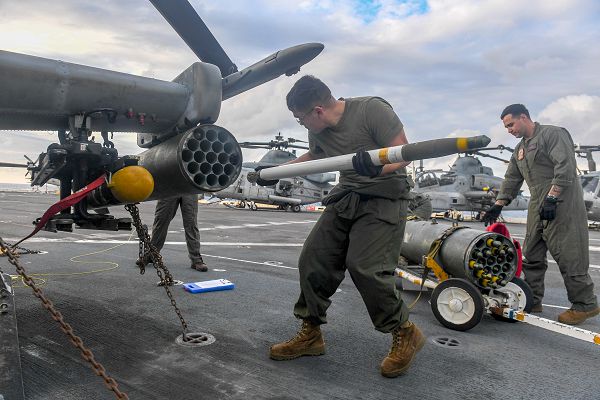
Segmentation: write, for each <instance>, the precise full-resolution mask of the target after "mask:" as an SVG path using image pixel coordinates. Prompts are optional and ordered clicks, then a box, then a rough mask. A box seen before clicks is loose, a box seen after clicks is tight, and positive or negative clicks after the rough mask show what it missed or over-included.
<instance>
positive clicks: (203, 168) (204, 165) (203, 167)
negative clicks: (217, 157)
mask: <svg viewBox="0 0 600 400" xmlns="http://www.w3.org/2000/svg"><path fill="white" fill-rule="evenodd" d="M211 170H212V167H211V165H210V163H208V162H203V163H202V164H200V172H201V173H202V174H203V175H208V173H209V172H210V171H211Z"/></svg>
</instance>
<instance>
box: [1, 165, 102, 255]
mask: <svg viewBox="0 0 600 400" xmlns="http://www.w3.org/2000/svg"><path fill="white" fill-rule="evenodd" d="M105 181H106V175H105V174H102V176H100V177H99V178H98V179H96V180H95V181H93V182H92V183H90V184H89V185H86V186H84V187H82V188H81V189H79V190H78V191H76V192H75V193H73V194H72V195H70V196H67V197H65V198H64V199H62V200H61V201H59V202H58V203H55V204H53V205H51V206H50V208H48V210H46V212H45V213H44V215H42V218H40V220H39V221H38V223H37V224H36V225H35V229H34V230H33V232H31V233H30V234H29V235H27V236H26V237H24V238H23V239H21V240H19V241H18V242H17V243H15V244H14V245H13V247H14V246H16V245H18V244H19V243H21V242H24V241H25V240H27V239H29V238H30V237H32V236H33V235H35V234H36V233H38V232H39V230H40V229H42V228H43V227H44V225H46V222H48V220H49V219H50V218H51V217H52V216H53V215H55V214H57V213H59V212H61V211H62V210H64V209H65V208H67V207H71V206H73V205H75V204H77V203H79V202H80V201H81V200H82V199H83V198H84V197H85V195H86V194H88V193H89V192H91V191H92V190H94V189H96V188H97V187H98V186H100V185H102V184H103V183H104V182H105Z"/></svg>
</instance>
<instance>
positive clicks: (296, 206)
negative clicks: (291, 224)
mask: <svg viewBox="0 0 600 400" xmlns="http://www.w3.org/2000/svg"><path fill="white" fill-rule="evenodd" d="M292 211H293V212H300V206H299V205H298V204H296V205H294V206H292Z"/></svg>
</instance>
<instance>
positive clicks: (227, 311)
mask: <svg viewBox="0 0 600 400" xmlns="http://www.w3.org/2000/svg"><path fill="white" fill-rule="evenodd" d="M56 200H57V197H56V196H55V195H50V194H36V193H13V192H4V193H0V210H1V214H0V236H1V237H2V238H3V239H4V240H6V241H9V242H15V241H16V240H17V239H19V238H22V237H24V236H25V235H26V234H28V233H29V232H30V231H31V230H32V228H33V226H32V225H31V221H32V220H34V219H35V218H37V217H39V216H41V214H42V213H43V212H44V211H45V210H46V208H47V207H48V206H49V205H50V204H52V203H54V202H55V201H56ZM154 205H155V203H154V202H149V203H144V204H142V205H140V212H141V216H142V220H143V221H144V223H146V224H148V225H151V224H152V219H153V212H154ZM112 212H113V214H115V215H116V216H117V217H126V216H127V214H126V212H125V210H123V209H122V208H121V209H118V208H115V209H114V210H113V211H112ZM318 217H319V214H318V213H307V212H302V213H292V212H284V211H271V210H264V211H251V210H248V209H231V208H226V207H223V206H219V205H201V206H200V210H199V214H198V221H199V228H200V230H201V240H202V253H203V256H204V260H205V262H206V263H207V264H208V266H209V271H208V272H204V273H203V272H198V271H195V270H193V269H191V268H190V262H189V259H188V257H187V249H186V246H185V240H184V234H183V227H182V222H181V216H180V214H179V213H178V215H177V216H175V218H174V220H173V221H172V223H171V226H170V232H169V236H168V237H167V244H166V245H165V248H164V249H163V251H162V255H163V257H164V259H165V263H166V265H167V266H168V268H169V269H170V271H171V273H172V274H173V276H174V278H175V279H178V280H181V281H183V282H197V281H204V280H211V279H227V280H229V281H231V282H233V283H234V284H235V289H233V290H226V291H217V292H209V293H197V294H192V293H188V292H186V291H185V290H184V289H183V288H182V287H181V286H178V287H174V288H173V289H172V290H173V292H174V294H175V299H176V301H177V304H178V306H179V307H180V309H181V311H182V314H183V316H184V318H185V319H186V321H187V323H188V325H189V330H190V331H192V332H205V333H209V334H210V335H212V336H214V337H215V339H216V340H215V342H214V343H212V344H210V345H207V346H202V347H187V346H181V345H178V344H176V338H177V336H178V335H180V334H181V325H180V323H179V320H178V318H177V316H176V314H175V312H174V311H173V309H172V307H171V305H170V303H169V301H168V298H167V296H166V294H165V292H164V289H162V288H159V287H156V282H157V281H158V277H157V275H156V273H155V271H154V268H153V267H152V266H151V265H150V266H148V267H147V270H146V273H145V274H144V275H140V274H139V270H138V269H137V267H136V266H135V260H136V258H137V256H138V246H137V242H136V240H135V237H134V236H133V237H132V236H131V235H130V233H129V232H107V231H87V230H77V229H76V230H75V231H74V232H73V233H66V232H60V233H51V232H44V231H42V232H40V233H38V234H37V235H36V236H35V237H33V238H32V239H30V240H28V241H26V242H24V243H23V244H22V246H23V247H25V248H27V249H31V250H39V251H42V252H44V253H43V254H23V255H22V256H21V261H22V262H23V265H24V267H25V268H26V270H27V272H28V273H30V274H32V275H35V277H36V281H38V282H39V284H40V287H41V288H42V289H43V291H44V293H45V294H46V295H47V297H49V298H50V299H51V300H52V301H53V302H54V304H55V306H56V308H57V309H58V310H59V311H60V312H61V313H62V314H63V316H64V318H65V320H66V321H67V322H68V323H69V324H71V325H72V327H73V329H74V331H75V333H76V334H77V335H79V336H80V337H81V338H82V339H83V341H84V343H85V344H86V345H87V346H88V347H89V348H90V349H91V350H92V351H93V352H94V355H95V358H96V360H97V361H99V362H101V363H102V364H103V365H104V366H105V367H106V370H107V373H108V374H109V375H110V376H112V377H113V378H115V379H116V380H117V382H118V384H119V388H120V389H121V390H122V391H123V392H125V393H127V394H128V395H129V397H130V398H131V399H279V400H283V399H372V400H376V399H392V398H418V399H441V398H444V399H481V398H486V399H523V398H528V399H565V398H569V399H572V400H574V399H594V398H599V396H600V382H599V381H598V379H597V377H598V368H599V366H600V346H597V345H594V344H590V343H587V342H583V341H580V340H577V339H573V338H570V337H565V336H562V335H559V334H556V333H552V332H548V331H545V330H542V329H539V328H536V327H533V326H528V325H526V324H523V323H514V324H510V323H503V322H499V321H496V320H494V319H492V318H491V317H489V316H484V318H483V320H482V321H481V323H480V324H478V325H477V326H476V327H475V328H473V329H472V330H470V331H467V332H456V331H451V330H448V329H446V328H445V327H443V326H442V325H440V324H439V323H438V322H437V320H436V319H435V317H434V316H433V313H432V311H431V308H430V306H429V304H428V302H427V300H428V298H429V296H428V294H425V295H423V296H422V297H421V299H420V300H419V301H418V302H417V303H416V305H415V307H414V308H413V309H412V313H411V319H412V320H413V321H414V322H415V323H416V324H418V325H419V326H420V327H421V329H422V330H423V332H424V333H425V335H427V338H428V340H427V344H426V346H425V347H424V348H423V350H422V351H421V352H420V353H419V354H418V355H417V357H416V360H415V362H414V364H413V366H412V367H411V368H410V370H409V371H408V372H407V374H406V375H404V376H401V377H399V378H396V379H387V378H384V377H382V376H381V375H380V374H379V364H380V362H381V360H382V359H383V357H384V356H385V355H386V354H387V351H388V349H389V346H390V339H391V338H390V335H385V334H382V333H380V332H377V331H375V330H374V328H373V326H372V324H371V322H370V320H369V317H368V314H367V311H366V309H365V306H364V304H363V302H362V299H361V297H360V294H359V293H358V291H357V290H356V288H355V286H354V284H353V283H352V280H351V279H350V278H349V276H347V278H346V279H345V280H344V282H343V283H342V284H341V286H340V288H339V290H338V292H337V293H336V294H335V295H334V296H333V298H332V301H333V304H332V306H331V307H330V309H329V313H328V320H329V323H328V324H326V325H325V326H323V327H322V331H323V334H324V338H325V342H326V354H325V355H323V356H320V357H303V358H300V359H296V360H292V361H273V360H271V359H269V357H268V349H269V346H270V345H271V344H273V343H276V342H279V341H283V340H287V339H289V338H290V337H292V336H293V335H294V334H295V332H296V331H297V329H298V327H299V323H298V322H297V321H296V320H295V318H294V317H293V315H292V307H293V305H294V302H295V301H296V299H297V296H298V293H299V287H298V270H297V265H296V262H297V259H298V256H299V254H300V250H301V246H302V243H303V241H304V239H305V238H306V236H307V235H308V233H309V231H310V229H311V228H312V226H313V225H314V222H315V221H316V220H317V218H318ZM467 225H471V226H474V227H477V228H479V229H482V230H483V226H482V224H478V223H467ZM524 228H525V226H524V225H518V224H509V229H510V231H511V233H512V234H513V235H514V236H516V237H517V238H518V239H520V240H522V239H523V235H524ZM115 246H117V247H115ZM107 249H108V250H107ZM96 252H98V253H96ZM92 253H96V254H92ZM74 257H75V258H74ZM71 260H73V261H71ZM590 263H591V268H590V274H591V276H592V278H593V279H594V282H595V283H596V285H597V286H596V293H598V292H599V289H598V287H599V286H600V232H593V231H590ZM0 268H1V269H2V270H3V271H4V272H5V273H10V274H12V275H14V274H15V270H14V268H13V267H12V265H10V264H8V262H7V259H6V258H5V257H0ZM15 286H22V285H19V282H15ZM15 291H16V295H15V302H16V313H17V322H18V332H19V346H20V354H21V364H22V373H23V380H24V387H25V398H26V399H29V400H34V399H83V398H85V399H112V398H114V395H113V394H112V393H111V392H109V391H108V390H107V389H106V388H105V386H104V384H103V382H102V380H101V379H100V378H98V377H97V376H95V375H94V373H93V372H92V370H91V368H90V366H89V365H88V364H87V363H86V362H85V361H84V360H83V359H82V358H81V356H80V355H79V352H78V351H77V350H76V349H75V348H74V347H73V346H72V345H71V344H70V343H69V341H68V339H67V337H66V336H65V335H64V334H63V333H62V332H61V331H60V329H59V326H58V324H57V323H56V322H54V321H53V320H52V319H51V318H50V315H49V313H48V312H47V311H46V310H45V309H43V308H42V306H41V304H40V301H39V300H38V299H37V298H35V297H34V296H33V295H32V292H31V289H29V288H27V287H17V288H16V289H15ZM415 296H416V293H415V292H406V293H405V294H404V295H403V298H404V299H405V301H407V302H408V303H409V304H410V303H412V302H413V300H414V299H415ZM544 304H545V306H544V312H543V314H541V316H542V317H545V318H552V319H555V318H556V316H557V315H558V314H559V313H560V312H562V311H563V310H564V308H566V307H568V306H569V303H568V300H567V295H566V291H565V288H564V284H563V282H562V278H561V275H560V273H559V271H558V268H557V266H556V264H555V263H552V262H551V263H550V267H549V270H548V273H547V276H546V297H545V299H544ZM581 328H584V329H588V330H591V331H595V332H600V318H599V317H596V318H594V319H592V320H588V321H586V322H585V323H584V324H582V325H581ZM436 338H442V339H443V338H450V339H455V340H457V341H458V342H459V345H458V346H454V347H448V346H443V345H440V344H439V343H437V344H436V343H434V339H436ZM440 341H443V340H440ZM0 367H2V368H7V367H8V368H11V366H10V365H8V366H7V365H0Z"/></svg>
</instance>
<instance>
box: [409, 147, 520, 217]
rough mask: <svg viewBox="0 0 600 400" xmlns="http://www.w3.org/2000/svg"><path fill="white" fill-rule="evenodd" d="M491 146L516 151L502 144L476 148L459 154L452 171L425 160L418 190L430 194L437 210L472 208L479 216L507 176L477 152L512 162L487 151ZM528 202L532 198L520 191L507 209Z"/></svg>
mask: <svg viewBox="0 0 600 400" xmlns="http://www.w3.org/2000/svg"><path fill="white" fill-rule="evenodd" d="M490 150H500V151H502V150H507V151H511V152H512V151H513V150H512V149H510V148H508V147H505V146H502V145H500V146H497V147H485V148H479V149H474V150H471V151H469V152H466V153H464V155H462V156H460V155H459V157H458V158H457V159H456V160H455V161H454V164H453V165H452V166H451V167H450V170H449V171H443V170H425V169H424V168H423V163H422V162H421V164H420V166H419V167H418V168H417V169H416V171H415V187H414V191H415V192H417V193H424V194H427V195H428V196H429V198H430V199H431V205H432V208H433V211H434V212H447V211H448V210H452V211H471V212H475V213H477V215H476V218H477V217H478V216H479V214H480V213H481V212H482V211H485V210H486V209H488V208H489V207H491V205H492V204H494V202H495V201H496V195H497V193H498V190H499V189H500V186H501V185H502V182H503V180H504V179H503V178H500V177H498V176H494V171H493V170H492V169H491V168H490V167H486V166H484V165H483V164H482V163H481V161H480V160H479V158H478V157H476V156H479V157H488V158H493V159H495V160H499V161H502V162H505V163H508V160H505V159H503V158H500V157H496V156H494V155H491V154H487V153H484V152H486V151H490ZM528 204H529V199H528V198H526V197H525V196H523V195H522V193H519V195H518V196H517V197H516V198H515V199H514V200H513V201H512V202H511V203H510V205H508V206H506V207H504V209H505V210H527V206H528Z"/></svg>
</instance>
